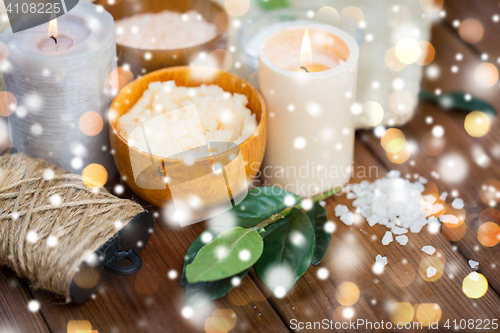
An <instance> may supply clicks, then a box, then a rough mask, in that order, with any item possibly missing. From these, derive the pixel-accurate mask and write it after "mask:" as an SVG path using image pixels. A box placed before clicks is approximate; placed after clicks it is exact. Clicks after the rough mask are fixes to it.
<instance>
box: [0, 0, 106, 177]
mask: <svg viewBox="0 0 500 333" xmlns="http://www.w3.org/2000/svg"><path fill="white" fill-rule="evenodd" d="M54 23H55V20H52V21H51V22H49V23H46V24H42V25H40V26H37V27H34V28H31V29H28V30H25V31H21V32H17V33H12V30H11V29H8V30H6V31H5V32H4V33H3V34H2V35H1V37H0V39H1V41H2V42H3V43H5V45H6V46H7V49H8V58H7V62H8V63H7V65H4V70H3V77H4V81H5V87H6V90H7V91H9V92H10V93H12V94H13V95H14V96H15V98H16V101H17V108H16V109H15V111H14V112H13V113H12V114H11V115H10V116H9V127H10V133H11V137H12V141H13V145H14V147H16V148H17V149H19V150H20V151H22V152H24V153H26V154H29V155H31V156H34V157H39V158H44V159H45V160H47V161H49V162H51V163H54V164H56V165H58V166H61V167H63V168H66V169H69V170H71V171H73V172H75V173H81V172H82V169H83V168H85V166H87V165H89V164H91V163H98V164H101V165H102V166H104V167H105V168H106V170H108V174H109V173H110V171H111V170H114V164H113V160H112V156H111V154H110V153H109V149H110V148H109V143H108V142H109V138H108V127H107V125H106V123H107V111H108V108H109V105H110V103H111V99H112V96H113V95H114V93H115V92H116V91H113V89H112V88H111V86H110V75H113V74H114V72H113V71H114V70H115V68H116V44H115V35H114V22H113V18H112V17H111V15H110V14H109V13H108V12H106V11H105V10H104V9H103V8H102V7H100V6H96V5H93V4H90V3H85V2H80V3H79V4H78V5H77V6H76V7H75V8H74V9H72V10H71V11H70V12H68V13H67V14H65V15H63V16H61V17H59V18H57V30H55V24H54ZM56 40H58V41H60V42H59V43H57V44H56Z"/></svg>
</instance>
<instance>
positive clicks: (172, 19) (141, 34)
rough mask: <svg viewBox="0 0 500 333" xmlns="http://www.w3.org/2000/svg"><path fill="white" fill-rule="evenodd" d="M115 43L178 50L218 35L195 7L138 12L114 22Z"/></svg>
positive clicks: (139, 47) (213, 26)
mask: <svg viewBox="0 0 500 333" xmlns="http://www.w3.org/2000/svg"><path fill="white" fill-rule="evenodd" d="M115 32H116V43H117V44H121V45H125V46H129V47H133V48H137V49H144V50H176V49H183V48H188V47H192V46H196V45H200V44H203V43H206V42H208V41H209V40H211V39H213V38H214V37H215V36H217V29H216V27H215V25H214V24H213V23H209V22H207V21H205V19H204V18H203V17H202V16H201V14H200V13H198V12H197V11H196V10H190V11H188V12H185V13H179V12H173V11H169V10H164V11H162V12H160V13H144V14H136V15H133V16H131V17H127V18H124V19H121V20H118V21H116V22H115Z"/></svg>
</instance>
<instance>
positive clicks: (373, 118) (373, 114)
mask: <svg viewBox="0 0 500 333" xmlns="http://www.w3.org/2000/svg"><path fill="white" fill-rule="evenodd" d="M363 116H364V117H363V118H364V119H363V123H364V124H365V125H367V126H377V125H378V124H380V123H381V122H382V120H383V119H384V109H383V108H382V106H380V104H378V103H377V102H373V101H368V102H365V103H364V104H363Z"/></svg>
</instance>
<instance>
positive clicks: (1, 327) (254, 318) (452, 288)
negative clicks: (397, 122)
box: [0, 0, 500, 333]
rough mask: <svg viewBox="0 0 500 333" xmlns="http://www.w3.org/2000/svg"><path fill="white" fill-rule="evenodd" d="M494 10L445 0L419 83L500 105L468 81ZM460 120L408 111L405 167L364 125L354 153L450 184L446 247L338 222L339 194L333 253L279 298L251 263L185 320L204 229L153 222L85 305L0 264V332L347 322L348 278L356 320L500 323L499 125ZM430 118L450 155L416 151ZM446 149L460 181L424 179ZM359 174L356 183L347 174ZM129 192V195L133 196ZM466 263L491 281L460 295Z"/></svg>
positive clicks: (270, 328) (432, 238)
mask: <svg viewBox="0 0 500 333" xmlns="http://www.w3.org/2000/svg"><path fill="white" fill-rule="evenodd" d="M499 8H500V7H498V2H497V1H493V0H482V1H481V5H477V3H476V2H472V1H467V0H447V1H445V7H444V10H445V11H446V13H447V15H446V17H445V18H444V22H443V23H442V24H438V25H436V26H435V27H434V29H433V35H432V43H433V45H434V47H435V49H436V58H435V60H434V62H433V64H437V65H439V66H440V68H441V75H440V76H439V78H438V79H436V80H429V79H424V82H423V86H424V87H425V88H426V89H429V90H431V91H434V90H435V89H437V88H439V89H441V90H442V91H443V92H446V91H455V90H462V91H466V92H469V93H472V94H473V95H476V96H479V97H481V98H484V99H486V100H488V101H489V102H491V103H492V104H493V105H494V106H495V107H496V108H497V109H498V110H500V99H499V98H498V84H496V85H495V86H494V87H493V88H490V89H484V88H480V87H478V86H477V85H476V84H475V83H474V81H473V79H471V77H472V76H473V74H472V73H473V71H474V68H475V66H477V65H478V64H479V63H481V62H482V61H481V59H480V57H479V56H480V54H481V53H483V52H486V53H488V55H489V57H490V61H492V62H495V61H496V57H499V56H500V54H499V48H498V41H499V36H500V23H494V22H493V21H492V19H491V17H492V16H493V15H494V14H500V10H499ZM466 17H476V18H479V19H480V20H481V21H482V22H483V23H484V27H485V34H484V37H483V39H482V41H481V42H479V43H476V44H473V45H469V44H466V43H464V42H463V41H461V40H460V38H459V37H458V34H457V32H456V31H454V28H452V27H451V25H452V24H453V20H454V19H459V20H462V19H464V18H466ZM459 52H460V53H462V54H463V60H462V61H456V60H454V59H455V54H456V53H459ZM454 64H456V65H457V66H459V71H458V73H452V72H451V70H450V69H451V66H452V65H454ZM427 116H431V117H432V118H433V124H432V125H429V124H427V123H426V122H425V118H426V117H427ZM463 119H464V114H461V113H446V112H443V111H442V110H440V109H439V108H437V107H436V106H433V105H430V104H421V105H419V107H418V110H417V113H416V115H415V118H414V119H413V120H412V121H411V123H410V124H408V125H407V126H404V127H403V128H402V131H403V132H404V134H405V135H406V138H407V139H408V140H410V141H412V142H415V143H416V144H417V151H416V152H415V154H414V155H412V157H411V158H410V160H409V161H408V162H406V163H404V164H401V165H395V164H393V163H391V162H390V161H389V160H388V158H387V156H386V154H385V151H384V150H383V149H382V147H381V146H380V142H379V139H378V138H376V137H375V136H374V135H373V133H372V132H371V131H362V132H361V133H359V134H358V136H357V141H356V155H355V166H365V167H366V166H376V167H377V168H378V170H379V174H378V175H375V174H372V175H371V176H370V177H368V179H369V180H371V181H372V180H374V179H376V178H378V177H381V176H383V175H384V174H385V173H386V172H387V170H389V169H399V170H401V171H402V173H403V174H404V175H406V174H410V175H411V176H412V177H413V175H414V174H415V173H417V174H420V175H423V176H425V177H426V178H428V179H429V180H431V181H433V182H435V183H436V184H437V185H438V187H439V189H440V190H446V191H448V192H449V193H451V191H452V190H457V191H458V192H459V197H461V198H463V199H464V200H465V202H466V221H465V223H466V225H467V229H466V233H465V235H464V236H463V237H462V238H461V239H460V240H458V241H454V242H450V241H449V240H448V239H447V236H448V238H450V237H449V236H450V235H449V234H446V232H445V233H444V234H441V233H438V234H430V233H429V232H428V231H427V230H425V229H424V230H422V231H421V233H419V234H410V235H409V243H408V244H407V245H406V246H400V245H399V244H397V243H396V242H393V243H391V244H390V245H388V246H383V245H382V244H381V238H382V236H383V234H384V233H385V230H386V229H385V228H384V227H382V226H375V227H373V228H370V227H369V226H368V225H367V224H366V222H364V221H363V220H361V221H359V222H357V223H356V224H355V225H352V226H346V225H344V224H343V223H342V222H340V221H338V219H336V218H335V217H334V214H333V209H334V207H335V205H337V204H338V203H342V204H347V205H348V206H349V207H350V208H351V209H353V207H352V206H351V202H350V200H347V199H346V198H345V197H344V196H339V197H334V198H332V199H329V200H327V205H326V209H327V211H328V216H329V218H330V219H331V220H332V221H334V222H335V224H336V227H337V229H336V231H335V232H334V233H333V235H332V244H331V246H330V249H329V251H328V252H327V254H326V256H325V259H324V261H323V262H322V263H321V264H320V265H318V266H314V267H310V268H309V269H308V271H307V272H306V273H305V274H304V276H303V277H302V278H301V279H299V280H298V281H297V284H296V285H295V286H294V287H293V289H292V290H291V292H290V293H289V294H288V295H287V296H286V297H284V298H283V299H276V298H275V297H274V296H272V295H271V293H270V291H269V290H268V289H267V288H266V287H265V286H264V285H263V284H262V283H261V282H260V281H259V279H258V278H257V276H256V274H255V272H254V271H253V270H252V271H251V273H250V274H249V275H248V276H247V277H245V278H244V279H243V281H242V283H241V285H240V286H239V287H238V288H235V289H234V290H233V291H231V292H230V293H229V294H228V295H227V296H226V297H224V298H222V299H219V300H217V301H215V302H213V303H211V304H210V305H207V306H205V307H203V308H201V309H200V310H199V311H197V312H196V315H195V316H194V317H193V318H191V319H185V318H184V317H182V315H181V310H182V308H183V307H184V289H183V288H182V287H180V286H179V281H178V277H177V278H175V279H170V278H169V272H171V271H172V270H175V271H177V272H178V273H179V274H180V272H181V269H182V262H183V258H184V255H185V253H186V250H187V248H188V247H189V245H190V244H191V242H192V241H193V240H194V238H195V237H196V236H197V235H198V234H199V233H200V232H201V231H202V230H203V225H201V224H196V225H193V226H190V227H185V228H172V227H169V226H166V225H164V224H161V223H157V225H156V227H155V232H154V233H153V237H152V239H151V242H150V243H149V244H148V245H147V246H146V248H145V250H144V251H143V252H142V257H143V259H144V266H143V268H142V270H141V271H140V272H139V273H138V274H136V275H133V276H130V277H117V278H115V279H113V280H112V281H110V282H109V283H108V284H107V285H106V286H105V288H104V289H103V290H102V291H100V292H99V293H98V294H97V295H96V298H95V299H93V300H90V301H88V302H87V303H85V304H82V305H76V304H66V302H65V300H64V299H61V298H55V297H54V295H53V294H50V293H47V292H44V291H34V292H31V291H30V290H29V289H28V288H27V286H26V284H25V283H24V282H19V280H18V279H17V278H16V277H15V276H13V273H12V272H11V271H9V270H7V269H3V268H2V269H1V270H0V294H1V295H2V297H0V332H3V331H6V332H11V331H12V332H49V331H50V332H67V331H68V324H69V323H70V321H88V322H89V323H90V324H91V325H92V328H93V329H94V330H97V331H99V332H101V333H102V332H111V333H115V332H152V333H154V332H204V331H205V322H206V319H207V318H209V317H210V316H211V315H212V314H213V312H214V310H215V309H232V310H233V311H234V313H235V315H236V318H237V322H236V326H235V327H234V329H233V330H232V331H231V332H253V331H256V332H262V331H265V332H287V331H289V325H290V321H291V320H292V319H296V320H297V321H303V322H308V321H309V322H310V321H321V320H322V319H328V320H339V321H342V320H345V319H346V318H345V315H346V314H349V311H350V307H343V306H342V304H340V303H339V300H338V299H337V297H336V291H337V290H338V288H339V286H340V285H341V284H342V283H344V282H352V283H354V284H355V285H356V286H357V288H358V289H359V290H360V298H359V300H358V301H357V302H356V303H355V304H353V305H352V309H354V312H353V318H356V319H364V320H368V321H371V322H376V321H380V320H384V321H386V322H387V321H390V320H391V317H390V314H391V306H393V305H394V304H395V303H397V302H408V303H410V304H411V306H413V308H414V309H415V310H416V309H418V306H419V305H420V304H422V303H437V304H439V306H440V310H441V312H442V315H441V320H440V323H444V322H445V321H446V320H447V319H469V318H470V319H481V318H482V319H486V318H498V317H499V313H500V297H499V296H498V294H500V274H499V271H498V270H499V269H500V267H498V266H497V265H498V263H497V261H498V258H499V257H500V249H499V246H498V245H497V246H496V247H492V248H486V247H483V246H480V244H479V242H478V240H477V227H478V225H479V224H480V223H481V222H482V221H483V220H480V219H479V214H480V213H481V212H482V211H484V210H485V209H486V208H487V207H488V205H487V204H485V203H484V202H482V200H481V199H480V197H479V191H480V185H481V184H482V183H483V182H484V181H485V180H487V179H499V178H500V168H498V167H497V165H498V162H499V160H500V144H499V143H500V128H499V126H498V120H494V122H493V126H492V130H491V132H490V133H489V134H488V135H487V136H485V137H484V138H480V139H473V138H471V137H470V136H468V135H467V133H466V132H465V130H464V128H463ZM436 124H439V125H441V126H443V128H444V129H445V139H446V150H445V153H443V154H442V155H439V156H437V157H432V156H426V155H425V154H424V153H423V152H422V151H421V150H420V149H419V148H418V147H419V145H420V141H421V138H422V136H423V135H424V134H425V133H427V132H429V131H430V130H431V129H432V126H433V125H436ZM474 147H480V148H481V149H482V150H483V153H484V154H485V155H486V156H487V157H488V158H489V159H490V161H491V164H490V166H489V167H487V168H482V167H480V166H478V165H477V164H476V163H475V162H474V160H473V158H472V157H471V156H472V155H471V152H472V150H473V149H475V148H474ZM451 152H457V153H459V154H461V155H463V156H466V158H467V163H468V165H469V168H470V169H469V172H468V174H467V178H466V179H465V180H464V181H463V182H460V183H456V184H449V183H447V182H445V181H444V180H443V179H442V178H439V179H437V178H433V177H432V176H431V175H432V173H433V172H435V171H437V170H438V163H439V161H440V159H441V157H442V156H444V155H445V154H447V153H451ZM412 160H413V161H415V163H414V164H412V163H411V161H412ZM359 180H361V179H357V178H355V179H353V180H352V181H353V182H357V181H359ZM128 193H129V192H128ZM125 196H126V197H129V196H130V193H129V194H126V195H125ZM424 245H432V246H434V247H435V248H436V249H437V253H436V254H435V255H434V256H432V258H433V259H432V260H436V262H438V261H441V262H442V261H443V260H444V261H445V262H446V264H445V266H444V270H443V271H442V272H439V273H440V274H441V273H442V274H441V275H440V277H439V278H438V279H437V280H435V281H426V280H428V278H427V277H426V276H425V273H423V272H422V270H421V268H420V266H421V265H423V266H425V262H424V264H422V261H423V260H428V258H427V257H428V256H427V255H425V254H423V253H422V251H421V248H422V247H423V246H424ZM377 254H382V255H383V256H387V257H388V260H389V264H388V265H387V266H386V269H385V272H384V273H383V274H381V275H377V274H375V273H374V272H373V271H372V266H373V264H374V263H375V256H376V255H377ZM426 258H427V259H426ZM469 259H473V260H477V261H479V262H480V266H479V269H478V271H479V272H481V273H483V274H484V275H485V276H486V277H487V279H488V281H489V283H490V289H489V290H488V292H487V293H486V295H485V296H483V297H482V298H480V299H477V300H473V299H469V298H467V297H466V296H465V294H464V293H463V292H462V290H461V284H462V280H463V279H464V277H465V276H467V274H469V273H470V271H471V268H470V267H469V265H468V263H467V260H469ZM321 268H326V269H327V270H328V272H329V276H328V278H327V279H320V278H319V277H318V270H319V269H321ZM31 295H33V296H34V297H35V299H37V300H39V301H40V304H41V310H40V312H38V313H34V314H33V313H31V312H29V311H28V310H27V302H28V301H29V300H31V298H32V296H31ZM346 309H347V310H346ZM344 311H346V312H344ZM45 323H47V325H46V324H45ZM72 323H73V324H75V323H76V322H72ZM80 323H81V322H80ZM316 331H318V330H316ZM338 331H349V330H338ZM409 331H412V330H409ZM440 331H446V330H443V329H441V330H440ZM470 331H471V330H470ZM433 332H435V330H434V331H433Z"/></svg>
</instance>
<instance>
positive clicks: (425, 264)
mask: <svg viewBox="0 0 500 333" xmlns="http://www.w3.org/2000/svg"><path fill="white" fill-rule="evenodd" d="M438 254H439V255H438ZM445 262H446V259H445V257H444V254H443V253H442V252H440V251H439V250H436V253H435V254H434V255H432V256H430V255H428V254H423V255H422V258H421V260H420V264H419V266H418V273H419V274H420V277H421V278H422V279H424V281H427V282H434V281H436V280H438V279H439V278H440V277H441V276H442V275H443V273H444V264H445ZM430 267H433V268H435V269H436V273H435V274H434V275H432V276H428V275H427V272H428V269H429V268H430Z"/></svg>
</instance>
